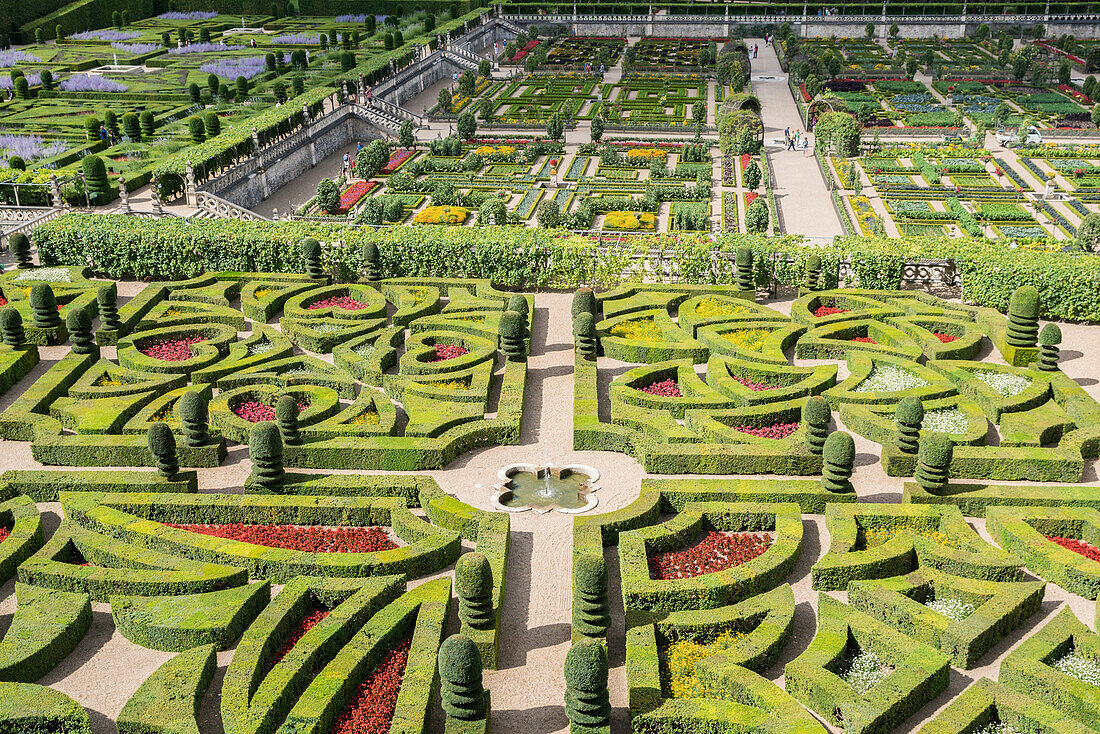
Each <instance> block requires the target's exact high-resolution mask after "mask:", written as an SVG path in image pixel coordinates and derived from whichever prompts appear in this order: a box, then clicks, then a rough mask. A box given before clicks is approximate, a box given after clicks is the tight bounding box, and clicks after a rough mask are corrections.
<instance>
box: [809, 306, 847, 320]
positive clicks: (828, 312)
mask: <svg viewBox="0 0 1100 734" xmlns="http://www.w3.org/2000/svg"><path fill="white" fill-rule="evenodd" d="M849 310H850V309H847V308H836V307H835V306H819V307H818V308H817V310H816V311H814V318H815V319H820V318H821V317H822V316H833V315H835V314H838V313H848V312H849Z"/></svg>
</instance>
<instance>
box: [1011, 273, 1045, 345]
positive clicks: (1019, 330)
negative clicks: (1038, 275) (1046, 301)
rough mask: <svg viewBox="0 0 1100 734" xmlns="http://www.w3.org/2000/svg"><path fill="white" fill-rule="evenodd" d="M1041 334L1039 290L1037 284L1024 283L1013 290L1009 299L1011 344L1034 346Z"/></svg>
mask: <svg viewBox="0 0 1100 734" xmlns="http://www.w3.org/2000/svg"><path fill="white" fill-rule="evenodd" d="M1038 336H1039V291H1038V289H1036V288H1035V286H1031V285H1022V286H1020V287H1019V288H1017V289H1016V290H1014V291H1012V297H1011V298H1010V299H1009V301H1008V333H1007V335H1006V337H1005V340H1006V341H1007V342H1008V344H1009V346H1013V347H1017V348H1020V349H1029V348H1034V347H1035V343H1036V340H1037V338H1038Z"/></svg>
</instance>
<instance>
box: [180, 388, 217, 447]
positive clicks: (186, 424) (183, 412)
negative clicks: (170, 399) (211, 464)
mask: <svg viewBox="0 0 1100 734" xmlns="http://www.w3.org/2000/svg"><path fill="white" fill-rule="evenodd" d="M177 408H178V410H179V414H180V423H182V424H183V443H184V444H185V445H187V446H205V445H207V444H208V443H210V413H209V406H208V405H207V401H206V398H205V397H203V395H202V393H200V392H198V391H197V390H191V391H190V392H186V393H184V394H183V397H182V398H180V401H179V405H178V406H177Z"/></svg>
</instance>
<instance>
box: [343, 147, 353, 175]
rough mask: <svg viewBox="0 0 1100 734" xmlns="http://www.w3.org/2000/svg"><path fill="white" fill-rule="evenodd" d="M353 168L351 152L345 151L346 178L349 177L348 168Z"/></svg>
mask: <svg viewBox="0 0 1100 734" xmlns="http://www.w3.org/2000/svg"><path fill="white" fill-rule="evenodd" d="M350 168H351V153H344V178H347V175H348V170H349V169H350Z"/></svg>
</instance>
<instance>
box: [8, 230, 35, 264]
mask: <svg viewBox="0 0 1100 734" xmlns="http://www.w3.org/2000/svg"><path fill="white" fill-rule="evenodd" d="M8 247H10V248H11V254H12V255H13V256H14V257H15V262H16V263H17V264H18V268H19V269H20V270H26V269H28V268H33V267H34V261H33V260H32V259H31V241H30V239H29V238H28V237H27V235H25V234H23V233H22V232H16V233H15V234H13V235H12V236H11V237H8Z"/></svg>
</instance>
